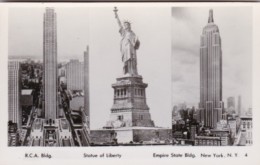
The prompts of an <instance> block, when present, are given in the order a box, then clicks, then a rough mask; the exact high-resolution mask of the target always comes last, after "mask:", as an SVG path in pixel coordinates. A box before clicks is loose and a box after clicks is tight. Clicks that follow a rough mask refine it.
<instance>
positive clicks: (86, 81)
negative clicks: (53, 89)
mask: <svg viewBox="0 0 260 165" xmlns="http://www.w3.org/2000/svg"><path fill="white" fill-rule="evenodd" d="M84 95H85V96H84V110H85V111H84V112H85V115H86V116H88V120H89V116H90V113H89V48H88V46H87V50H86V51H85V52H84ZM88 122H89V121H88Z"/></svg>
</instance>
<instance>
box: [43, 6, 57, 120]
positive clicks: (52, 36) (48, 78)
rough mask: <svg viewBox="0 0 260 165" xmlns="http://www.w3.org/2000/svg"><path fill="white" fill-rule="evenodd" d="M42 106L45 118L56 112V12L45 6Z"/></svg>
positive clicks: (50, 117)
mask: <svg viewBox="0 0 260 165" xmlns="http://www.w3.org/2000/svg"><path fill="white" fill-rule="evenodd" d="M43 60H44V108H45V119H56V117H57V114H56V111H57V30H56V13H55V11H54V9H53V8H46V11H45V13H44V22H43Z"/></svg>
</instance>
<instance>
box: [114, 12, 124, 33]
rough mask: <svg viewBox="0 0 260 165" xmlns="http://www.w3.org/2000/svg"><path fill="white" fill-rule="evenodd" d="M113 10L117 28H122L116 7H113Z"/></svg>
mask: <svg viewBox="0 0 260 165" xmlns="http://www.w3.org/2000/svg"><path fill="white" fill-rule="evenodd" d="M113 11H114V12H115V18H116V20H117V23H118V25H119V28H120V29H121V28H123V26H122V23H121V21H120V19H119V17H118V14H117V12H118V9H117V7H115V8H114V10H113Z"/></svg>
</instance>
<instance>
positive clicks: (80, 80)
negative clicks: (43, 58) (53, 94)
mask: <svg viewBox="0 0 260 165" xmlns="http://www.w3.org/2000/svg"><path fill="white" fill-rule="evenodd" d="M66 81H67V89H69V90H83V89H84V65H83V63H81V62H79V60H76V59H74V60H70V62H68V63H67V64H66Z"/></svg>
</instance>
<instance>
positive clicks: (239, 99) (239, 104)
mask: <svg viewBox="0 0 260 165" xmlns="http://www.w3.org/2000/svg"><path fill="white" fill-rule="evenodd" d="M241 106H242V105H241V96H238V100H237V113H238V115H239V116H241V115H242V112H241Z"/></svg>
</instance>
